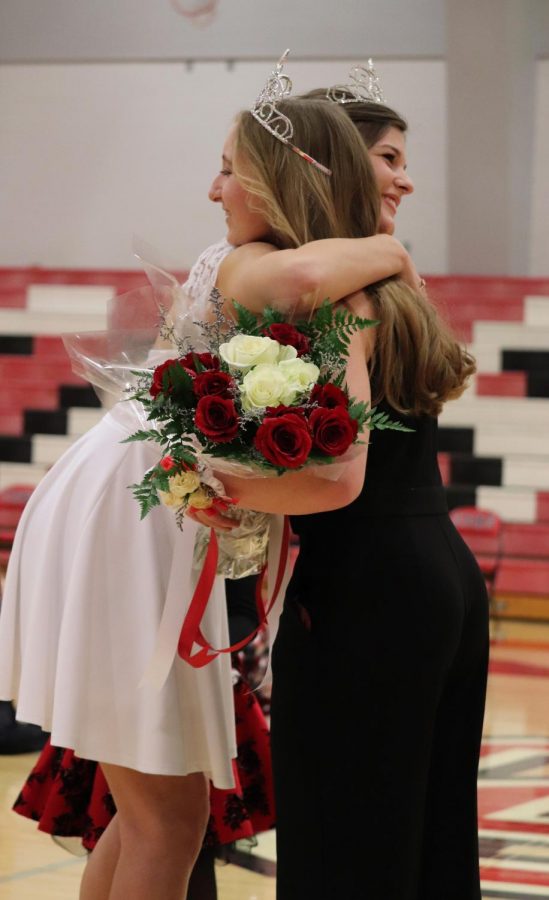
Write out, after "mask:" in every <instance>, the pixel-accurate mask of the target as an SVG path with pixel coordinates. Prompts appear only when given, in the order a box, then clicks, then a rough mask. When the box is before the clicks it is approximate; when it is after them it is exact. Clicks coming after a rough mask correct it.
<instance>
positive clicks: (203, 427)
mask: <svg viewBox="0 0 549 900" xmlns="http://www.w3.org/2000/svg"><path fill="white" fill-rule="evenodd" d="M194 421H195V423H196V427H197V428H199V429H200V431H201V432H202V434H205V435H206V437H208V438H210V440H212V441H217V442H218V443H219V444H223V443H227V442H228V441H232V440H233V438H235V437H236V435H237V434H238V424H239V423H238V415H237V412H236V407H235V405H234V403H233V401H232V400H228V399H226V398H225V397H217V396H215V394H214V395H210V396H207V397H201V398H200V400H199V401H198V403H197V405H196V414H195V417H194Z"/></svg>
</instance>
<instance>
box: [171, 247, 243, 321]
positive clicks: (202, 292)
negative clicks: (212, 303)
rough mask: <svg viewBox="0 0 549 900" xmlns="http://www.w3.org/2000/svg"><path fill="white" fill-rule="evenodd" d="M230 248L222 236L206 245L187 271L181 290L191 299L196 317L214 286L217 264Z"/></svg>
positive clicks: (199, 315)
mask: <svg viewBox="0 0 549 900" xmlns="http://www.w3.org/2000/svg"><path fill="white" fill-rule="evenodd" d="M231 250H233V247H232V245H231V244H229V243H228V241H227V240H225V238H223V240H222V241H218V243H217V244H212V245H211V246H210V247H207V248H206V250H204V252H203V253H201V254H200V256H199V257H198V259H197V260H196V262H195V264H194V266H193V267H192V269H191V271H190V272H189V277H188V278H187V281H186V282H185V284H184V285H183V290H184V291H185V293H186V294H187V295H188V296H189V297H190V298H191V300H192V301H193V311H194V312H195V314H196V317H197V318H201V314H203V313H204V312H205V309H206V303H207V302H208V298H209V296H210V294H211V292H212V289H213V288H214V286H215V282H216V278H217V272H218V269H219V266H220V265H221V263H222V262H223V260H224V259H225V257H226V256H227V254H228V253H230V252H231Z"/></svg>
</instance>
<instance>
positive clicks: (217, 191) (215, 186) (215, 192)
mask: <svg viewBox="0 0 549 900" xmlns="http://www.w3.org/2000/svg"><path fill="white" fill-rule="evenodd" d="M208 197H209V199H210V200H211V201H212V203H219V202H220V200H221V175H216V176H215V178H214V180H213V181H212V183H211V185H210V190H209V191H208Z"/></svg>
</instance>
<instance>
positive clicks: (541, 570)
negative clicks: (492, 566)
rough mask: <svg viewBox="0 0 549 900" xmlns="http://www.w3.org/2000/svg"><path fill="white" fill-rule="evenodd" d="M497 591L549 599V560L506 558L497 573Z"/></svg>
mask: <svg viewBox="0 0 549 900" xmlns="http://www.w3.org/2000/svg"><path fill="white" fill-rule="evenodd" d="M495 591H496V593H498V594H499V593H501V594H521V595H523V596H541V597H549V560H548V561H544V560H540V559H513V558H511V557H504V558H503V559H502V560H501V562H500V565H499V568H498V571H497V575H496V583H495Z"/></svg>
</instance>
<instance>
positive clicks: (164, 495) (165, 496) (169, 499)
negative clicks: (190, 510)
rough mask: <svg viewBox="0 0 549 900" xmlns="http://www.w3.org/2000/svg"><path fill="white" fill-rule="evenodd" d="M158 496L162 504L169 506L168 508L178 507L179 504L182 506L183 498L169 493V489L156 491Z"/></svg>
mask: <svg viewBox="0 0 549 900" xmlns="http://www.w3.org/2000/svg"><path fill="white" fill-rule="evenodd" d="M158 496H159V497H160V502H161V503H163V504H164V506H169V507H170V509H179V507H180V506H183V499H182V498H181V497H176V496H175V494H171V493H170V492H169V491H158Z"/></svg>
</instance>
